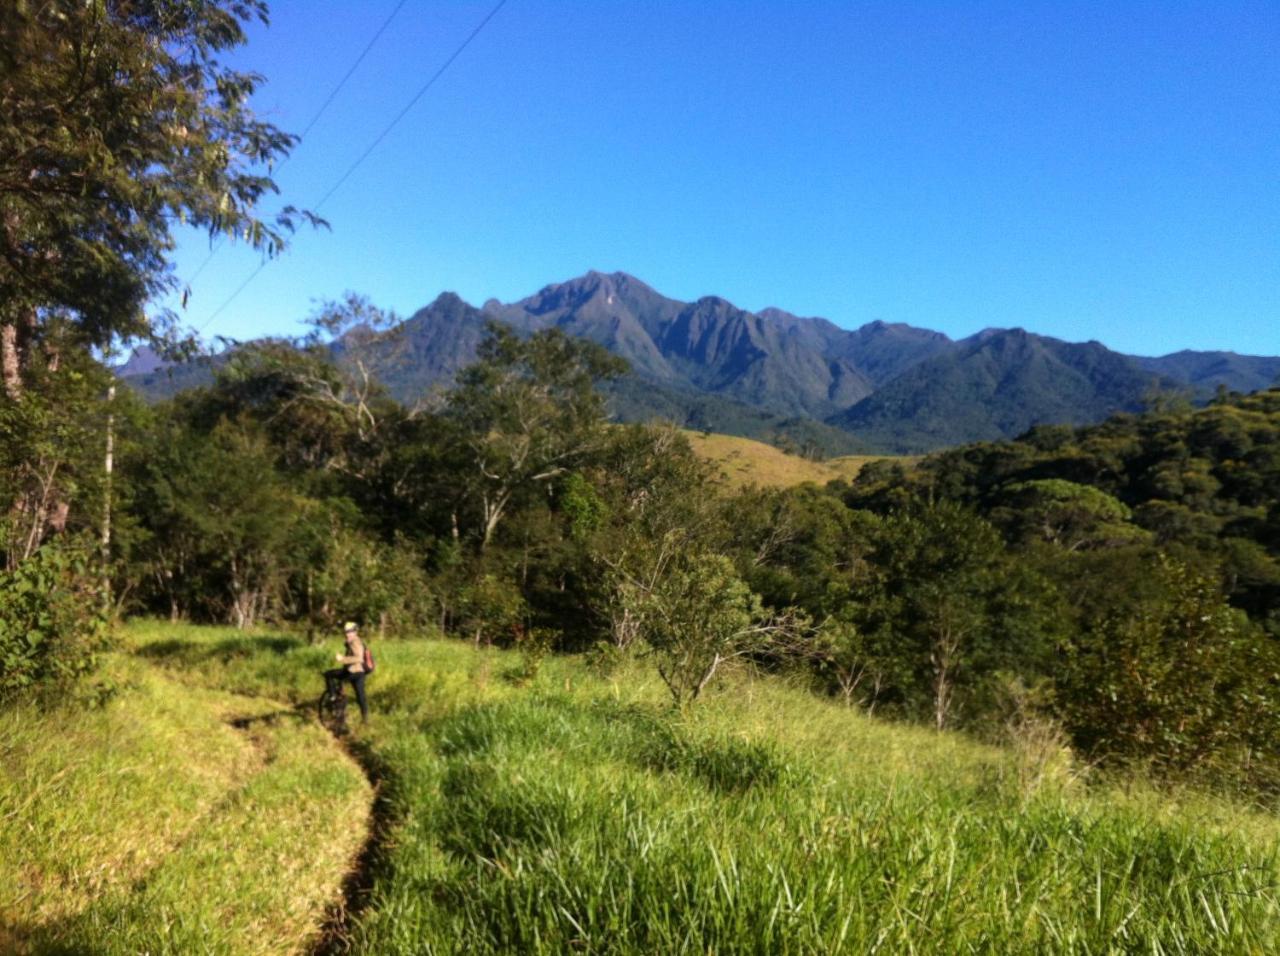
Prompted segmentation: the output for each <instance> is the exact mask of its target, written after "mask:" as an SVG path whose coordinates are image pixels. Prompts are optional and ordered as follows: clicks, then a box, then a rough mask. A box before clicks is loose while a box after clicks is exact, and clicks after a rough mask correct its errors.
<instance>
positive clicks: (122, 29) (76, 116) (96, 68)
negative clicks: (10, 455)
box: [0, 0, 318, 400]
mask: <svg viewBox="0 0 1280 956" xmlns="http://www.w3.org/2000/svg"><path fill="white" fill-rule="evenodd" d="M253 18H257V19H260V20H262V21H264V22H265V20H266V4H265V3H264V2H262V0H203V2H198V3H191V2H186V0H101V2H94V3H85V2H83V0H43V2H39V3H32V2H23V0H18V2H11V3H8V4H6V7H5V13H4V16H3V19H2V23H0V289H2V290H4V291H3V293H0V380H2V382H3V387H4V391H5V393H6V395H7V396H8V398H9V399H10V400H18V399H19V398H21V396H22V394H23V392H24V391H25V384H26V379H27V377H28V375H29V373H30V369H31V367H32V359H33V354H34V353H35V352H36V351H38V350H39V349H41V348H46V347H47V343H42V342H41V338H42V336H41V326H42V325H43V323H44V322H45V321H46V319H47V317H48V316H49V315H50V314H53V313H61V314H63V315H65V316H67V317H69V318H70V319H71V321H72V323H73V326H74V328H75V330H76V332H77V339H78V341H79V343H80V344H81V345H85V346H88V345H96V346H107V345H109V344H110V343H111V342H112V340H114V339H116V338H133V337H140V336H150V337H158V336H160V335H162V334H163V333H166V332H171V331H172V329H173V325H174V317H173V316H172V315H167V314H162V315H158V316H157V315H153V316H151V317H148V316H147V315H145V314H144V312H143V307H144V305H145V304H146V302H147V301H148V300H149V299H150V298H151V297H153V296H154V295H155V294H156V293H158V292H161V291H164V290H167V289H172V288H174V287H175V286H176V284H177V280H176V279H175V278H174V276H173V275H172V271H171V267H170V264H169V262H168V254H169V253H170V251H171V250H172V248H173V245H174V240H173V235H172V229H173V227H174V225H175V223H180V222H185V223H189V224H192V225H194V226H197V227H199V228H203V229H206V230H207V231H208V232H209V234H210V236H211V237H212V236H214V235H219V234H220V235H225V236H229V237H233V238H236V239H241V240H244V241H246V242H248V243H249V244H251V245H252V246H253V247H254V248H257V249H261V250H263V251H264V252H265V253H266V254H268V255H271V254H274V253H275V252H276V251H278V250H279V249H280V247H281V246H282V245H283V244H284V242H285V237H286V235H287V234H288V233H289V232H290V231H291V230H292V229H293V228H295V226H296V225H297V224H298V223H299V221H301V220H307V219H310V220H311V221H313V222H318V220H315V219H314V217H311V216H309V215H308V214H306V213H302V212H299V211H298V210H296V209H294V208H292V207H289V206H285V207H284V208H282V209H281V210H280V211H279V212H278V213H277V214H276V215H275V216H274V217H271V218H270V219H264V218H262V217H260V216H259V214H258V213H257V209H258V207H259V205H260V203H261V202H262V200H263V199H264V198H265V197H267V196H268V195H270V194H272V193H274V192H275V191H276V187H275V184H274V183H273V182H272V180H271V178H270V176H269V175H267V173H266V172H265V170H266V168H267V167H269V165H270V164H271V163H272V161H274V160H276V159H278V158H280V157H282V156H284V155H286V154H287V153H288V151H289V150H290V148H291V147H292V146H293V145H294V143H295V142H296V138H295V137H293V136H291V135H289V134H286V133H283V132H281V131H280V130H279V129H277V128H276V127H275V126H273V125H271V124H270V123H265V122H262V121H260V120H259V119H258V118H257V117H256V116H255V115H254V113H253V111H252V110H251V109H250V108H249V106H248V98H249V96H250V94H252V92H253V91H254V88H255V87H256V86H257V85H258V83H259V82H260V81H261V77H259V76H258V75H256V74H253V73H245V72H240V71H236V70H232V69H230V68H228V67H226V66H224V65H223V64H222V63H221V62H220V60H219V57H220V56H221V55H222V54H223V53H224V52H225V51H227V50H230V49H233V48H234V47H236V46H239V45H240V44H242V43H243V42H244V40H245V34H244V25H245V23H246V22H247V21H249V20H250V19H253Z"/></svg>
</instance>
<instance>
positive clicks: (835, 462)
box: [685, 431, 887, 488]
mask: <svg viewBox="0 0 1280 956" xmlns="http://www.w3.org/2000/svg"><path fill="white" fill-rule="evenodd" d="M685 435H686V436H687V437H688V439H689V443H690V444H691V445H692V446H693V450H694V451H695V452H697V454H698V455H700V456H701V457H702V458H705V459H706V460H707V461H710V462H712V463H713V464H715V465H716V466H717V468H719V469H720V473H721V475H722V476H723V481H724V483H725V485H726V486H727V487H730V488H742V487H744V486H746V485H751V484H755V485H759V486H760V487H762V488H788V487H790V486H792V485H799V484H803V483H804V482H806V481H812V482H814V483H816V484H819V485H825V484H826V483H827V482H828V481H832V480H834V479H836V478H844V479H846V480H848V481H852V480H853V479H854V478H856V477H857V476H858V472H859V471H861V470H862V466H863V465H865V464H866V463H867V462H869V461H879V460H880V459H882V458H885V457H887V456H885V455H844V456H841V457H839V458H830V459H827V460H826V461H811V460H810V459H808V458H802V457H800V456H799V455H789V454H787V453H786V452H784V451H782V450H781V449H779V448H775V447H773V446H772V445H767V444H765V443H764V442H759V441H755V440H753V439H750V438H738V437H737V436H734V435H717V434H707V433H703V432H698V431H686V432H685Z"/></svg>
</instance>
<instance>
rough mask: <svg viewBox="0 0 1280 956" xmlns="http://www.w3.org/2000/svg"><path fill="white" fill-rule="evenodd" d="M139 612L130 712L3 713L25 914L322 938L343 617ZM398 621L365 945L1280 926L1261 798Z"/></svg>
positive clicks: (439, 948) (186, 946) (74, 926)
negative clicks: (528, 665)
mask: <svg viewBox="0 0 1280 956" xmlns="http://www.w3.org/2000/svg"><path fill="white" fill-rule="evenodd" d="M130 639H131V641H132V643H133V647H134V649H133V651H132V653H131V654H129V655H128V656H127V658H125V657H122V660H121V661H120V662H119V664H118V666H120V667H122V668H127V669H129V670H130V671H131V673H133V674H134V675H135V676H134V678H133V683H132V684H131V686H130V688H129V689H128V690H127V691H126V692H123V693H122V694H121V695H120V696H119V697H118V699H117V701H115V702H113V703H112V704H111V705H110V706H109V707H108V708H107V709H106V710H103V711H97V712H94V713H93V714H92V715H91V716H90V717H89V718H87V719H78V720H76V721H74V722H72V721H70V718H69V717H68V718H65V719H66V720H67V721H68V723H67V724H66V725H65V726H63V725H56V723H55V724H50V723H48V722H49V721H54V722H56V721H57V720H60V719H64V718H59V717H57V716H55V717H52V718H45V717H36V716H35V715H32V714H28V715H26V718H25V719H24V718H23V716H22V715H16V716H15V715H7V716H6V717H5V718H4V720H5V721H6V723H5V724H4V725H0V730H2V731H3V732H4V733H5V734H6V735H7V737H0V739H8V738H11V737H14V736H16V739H17V740H18V746H17V747H14V748H10V749H9V750H7V751H6V766H7V767H16V768H17V770H18V774H19V776H18V777H17V778H14V781H16V782H11V779H10V778H5V782H4V783H3V785H0V794H2V795H3V802H0V893H3V894H6V895H3V896H0V913H3V914H4V915H5V918H6V919H7V920H8V923H9V926H10V929H9V933H10V937H9V939H10V941H11V942H12V941H13V940H16V939H17V938H18V937H19V936H20V935H21V936H24V937H28V938H29V937H32V936H34V937H35V942H36V943H37V945H36V947H35V948H36V949H37V950H43V951H50V952H65V951H69V952H102V953H115V952H120V953H125V952H142V951H146V952H152V953H156V952H175V953H176V952H193V951H199V952H204V951H211V952H227V953H251V952H272V951H276V952H285V951H289V950H290V948H291V940H292V949H293V950H294V951H305V950H306V949H307V947H308V946H310V945H312V940H314V934H315V926H316V917H315V916H314V915H313V916H312V918H311V922H308V921H307V916H306V914H308V913H310V914H315V913H316V911H317V908H316V906H315V905H314V904H313V903H303V902H301V900H302V899H304V898H305V899H306V900H310V901H322V900H326V899H328V900H331V899H332V898H333V895H334V893H335V892H336V890H335V886H336V881H337V880H338V879H339V878H340V876H341V870H342V866H343V863H344V861H345V860H349V859H350V855H351V848H350V847H347V848H345V849H344V850H343V851H342V852H338V850H337V848H336V847H331V849H332V850H333V853H332V856H331V858H328V859H325V860H323V861H322V860H319V859H318V858H316V857H315V856H314V854H315V853H316V852H317V851H319V850H322V849H324V848H325V847H324V845H325V844H327V843H328V841H330V840H331V839H332V838H333V836H334V834H335V833H336V832H337V831H336V830H335V827H334V822H333V821H334V819H335V818H336V817H339V816H341V815H342V814H344V813H347V812H349V811H350V808H351V807H352V806H356V807H357V810H358V808H359V807H360V806H364V805H365V804H364V803H363V801H367V799H368V794H367V791H365V790H364V789H363V786H364V785H363V783H362V782H361V780H360V779H359V777H358V775H357V774H355V773H354V772H353V770H352V768H351V766H350V764H349V762H348V761H347V759H346V757H345V756H344V755H343V753H342V751H341V750H337V749H335V748H334V747H332V746H331V745H330V742H329V741H326V740H325V739H324V738H323V737H317V734H319V731H318V728H317V727H316V726H315V725H314V723H310V722H308V721H307V720H305V719H303V718H302V717H301V716H299V715H301V713H302V711H301V709H300V707H295V705H304V704H306V703H307V702H309V701H311V700H313V699H314V697H315V696H316V694H317V693H318V690H319V680H318V677H317V676H316V675H317V673H318V671H319V670H320V669H321V668H322V667H323V666H324V664H325V661H326V658H327V656H328V655H329V654H330V653H331V652H332V651H333V650H334V647H329V648H326V649H320V648H313V647H308V646H307V645H306V644H305V643H303V642H302V641H301V640H299V639H295V638H292V637H290V636H288V635H279V634H275V635H269V634H260V635H248V636H245V635H240V634H237V633H236V632H234V631H229V630H225V629H212V628H193V627H173V626H169V625H160V624H153V623H148V624H142V625H137V626H135V627H133V628H132V629H131V631H130ZM376 650H377V652H378V657H379V670H378V672H377V673H376V674H375V675H374V676H373V677H372V678H371V679H370V685H371V689H372V696H371V699H372V703H373V708H374V719H373V721H372V722H371V723H370V725H369V726H368V727H367V728H363V729H360V730H359V731H358V732H357V735H356V737H357V739H356V748H357V749H358V751H359V752H360V753H362V754H363V755H364V758H365V760H366V763H367V764H368V766H369V767H370V768H372V770H373V772H374V774H375V776H377V777H378V778H379V779H380V780H381V787H382V803H381V804H380V805H381V806H382V808H383V810H384V813H385V816H386V827H387V828H386V832H385V833H383V834H382V839H381V840H380V842H379V843H378V844H377V847H376V850H375V852H374V853H373V855H372V857H371V859H370V862H369V869H368V872H367V873H365V874H364V877H365V880H364V883H365V885H366V886H367V890H366V891H365V892H364V893H363V895H362V896H361V898H360V903H361V906H360V908H359V909H358V911H357V912H355V913H353V914H352V917H351V919H350V920H349V921H348V922H347V923H346V924H344V926H343V932H344V934H345V937H344V938H345V940H346V944H347V945H348V946H349V947H350V949H351V950H352V951H354V952H360V953H454V952H467V953H485V952H520V953H524V952H532V953H564V952H586V953H609V952H618V953H657V952H663V953H666V952H673V953H708V952H718V953H728V952H735V953H736V952H749V953H829V952H842V951H843V952H849V953H866V952H882V953H957V952H977V953H1130V952H1143V953H1270V952H1277V951H1280V902H1278V900H1277V890H1276V886H1277V884H1278V883H1280V850H1278V849H1277V847H1278V845H1280V840H1278V838H1280V823H1278V821H1277V819H1276V818H1275V817H1273V816H1271V815H1268V814H1266V813H1263V812H1260V811H1253V810H1248V809H1246V808H1242V807H1239V806H1235V805H1232V804H1230V803H1227V802H1222V801H1214V800H1211V799H1209V798H1207V797H1199V796H1196V795H1193V794H1185V795H1182V796H1180V797H1179V796H1174V795H1169V794H1161V793H1157V792H1156V791H1154V790H1152V789H1150V788H1147V787H1143V786H1139V785H1136V784H1135V785H1133V786H1130V787H1128V788H1124V789H1118V788H1116V787H1113V786H1105V787H1104V786H1101V785H1093V786H1086V785H1085V784H1084V783H1082V782H1080V781H1079V780H1078V779H1076V777H1075V776H1074V775H1073V774H1071V773H1069V772H1066V769H1067V768H1066V767H1065V766H1064V764H1063V763H1062V761H1061V760H1050V761H1048V762H1047V763H1045V764H1044V765H1043V768H1041V765H1040V764H1039V763H1038V762H1037V760H1036V758H1037V757H1038V756H1042V755H1038V754H1035V753H1028V752H1026V751H1020V750H1018V749H1017V748H994V747H987V746H983V745H980V744H978V743H975V742H973V741H971V740H968V739H966V738H964V737H961V736H958V735H948V734H936V733H933V732H931V731H927V730H923V729H917V728H910V727H902V726H894V725H890V724H885V723H881V722H878V721H874V720H871V719H868V718H865V717H863V716H861V715H859V714H857V713H856V712H853V711H851V710H848V709H845V708H842V707H840V706H837V705H835V704H833V703H830V702H827V701H823V700H819V699H817V698H815V697H813V696H812V695H810V694H809V693H807V692H806V691H804V690H802V689H797V688H791V687H789V686H787V685H786V684H785V683H783V682H781V681H778V680H775V679H752V678H750V676H749V675H745V674H739V675H736V676H735V677H734V678H733V679H732V680H731V682H730V683H728V684H727V685H726V686H725V687H723V688H722V689H721V690H720V691H719V692H718V693H716V694H714V695H713V696H712V697H711V698H710V699H709V700H707V701H705V702H704V703H703V704H702V705H700V706H699V707H698V708H697V709H695V710H694V711H692V712H691V713H690V714H688V715H685V716H680V715H677V714H675V713H672V712H671V711H670V709H669V708H668V706H667V704H666V702H665V701H664V700H663V697H662V694H661V691H660V689H659V688H658V687H657V686H655V684H654V683H653V681H652V680H650V679H649V678H648V676H647V674H646V672H645V671H644V670H643V669H642V668H641V667H640V666H639V665H631V666H629V667H626V668H624V669H623V670H622V671H619V672H616V673H614V674H612V675H608V676H604V675H598V674H593V673H592V672H591V671H589V670H588V669H587V668H586V667H585V666H584V664H583V662H582V661H580V660H577V659H573V658H555V659H550V660H548V661H547V662H546V663H545V664H544V666H543V667H542V669H541V671H540V672H539V673H538V675H537V676H536V678H534V679H533V680H532V681H528V682H525V681H522V680H521V679H520V676H519V675H520V673H521V666H520V665H521V661H520V659H519V658H518V656H517V655H514V654H510V653H505V652H498V651H493V650H479V651H477V650H474V649H472V648H471V647H469V646H468V645H465V644H462V643H458V642H446V641H431V640H421V641H405V642H395V643H392V642H387V643H382V644H378V645H376ZM138 709H141V710H142V713H140V714H139V713H136V711H137V710H138ZM232 713H235V714H238V715H241V716H251V715H257V714H278V715H279V716H278V717H276V718H274V719H271V720H264V721H260V722H258V723H253V724H250V725H248V726H251V727H254V728H259V729H260V731H261V733H262V734H264V735H266V736H267V738H268V740H269V743H268V744H267V747H268V748H269V750H270V753H269V755H267V756H264V755H263V753H262V752H261V750H262V745H261V744H259V743H257V742H255V741H253V740H252V739H249V740H246V739H245V736H246V732H245V731H244V730H241V729H238V728H236V727H233V726H230V725H228V724H227V717H228V715H230V714H232ZM241 724H242V725H243V724H244V722H243V721H241ZM49 729H56V732H55V733H49V732H48V730H49ZM116 734H126V735H131V736H128V740H130V741H131V743H129V744H128V746H126V747H124V748H123V749H122V748H119V747H117V746H115V745H114V744H113V745H110V746H108V745H107V744H105V743H104V741H103V739H102V738H103V737H104V736H105V735H116ZM166 734H168V735H171V736H170V737H169V738H168V739H165V738H166ZM130 748H132V749H130ZM144 754H145V755H146V757H145V758H144V756H143V755H144ZM126 766H133V767H134V768H135V773H136V774H137V776H136V777H135V778H128V777H126V776H124V775H123V773H122V770H121V768H123V767H126ZM277 767H278V768H279V769H278V770H277V771H275V772H276V773H278V774H279V775H280V776H279V777H278V779H277V781H276V784H272V782H271V778H270V776H266V777H264V775H270V774H271V773H272V772H273V768H277ZM1044 768H1047V769H1044ZM1042 769H1043V772H1041V770H1042ZM255 782H257V784H258V786H257V787H255ZM99 789H100V792H98V790H99ZM86 791H89V792H95V793H96V795H95V796H94V798H93V799H92V800H91V801H90V802H89V803H88V804H85V803H84V802H83V801H81V800H78V799H74V800H73V799H72V797H71V795H72V794H77V795H78V794H82V793H85V792H86ZM273 800H275V801H276V802H272V801H273ZM248 807H253V808H254V809H253V810H252V811H250V812H246V809H247V808H248ZM265 807H270V808H272V810H271V812H270V813H269V814H268V813H263V812H261V810H262V808H265ZM237 814H238V815H237ZM138 820H146V821H147V825H146V826H142V827H139V826H137V825H136V823H137V821H138ZM160 821H163V823H162V822H160ZM233 834H234V836H233ZM90 835H91V838H90ZM246 839H247V840H248V841H249V842H250V843H251V845H252V847H253V849H248V848H246V847H244V846H242V845H241V843H240V842H239V841H243V840H246ZM69 842H75V844H76V850H75V852H74V853H73V854H71V855H67V854H66V853H65V851H60V850H59V849H58V848H59V847H60V846H65V845H67V844H68V843H69ZM258 848H267V849H266V851H265V852H259V849H258ZM286 848H289V852H285V849H286ZM122 861H124V862H123V864H122ZM121 866H123V869H120V867H121ZM36 872H39V873H47V874H48V875H47V876H42V877H41V879H40V880H39V881H33V880H32V879H30V878H25V879H26V882H25V883H22V882H20V881H21V880H23V879H24V876H23V874H30V873H36ZM326 878H327V881H326ZM15 879H16V880H17V881H18V882H16V883H15ZM197 881H199V882H197ZM14 885H19V886H21V887H25V888H24V889H19V890H18V891H17V892H16V893H15V892H14V891H13V890H12V889H11V887H13V886H14ZM197 885H198V886H200V887H201V893H200V894H193V893H192V888H193V887H195V886H197ZM246 893H248V894H249V895H252V896H257V897H258V898H257V899H253V900H250V901H246V900H245V899H244V896H245V895H246ZM295 896H296V897H297V901H296V905H293V904H294V903H295ZM286 906H292V908H290V909H285V907H286ZM269 912H270V913H275V912H288V913H289V914H290V918H287V919H283V920H277V919H274V918H269V917H266V916H264V915H263V914H266V913H269ZM267 932H271V933H273V934H274V935H272V936H271V938H270V940H269V945H268V944H267V943H265V942H264V943H261V944H259V941H258V939H257V937H258V936H259V934H264V933H267ZM202 933H203V934H206V935H200V934H202ZM195 939H198V940H199V941H200V942H199V944H198V945H194V946H193V945H192V940H195ZM59 947H62V948H59ZM0 948H3V947H0Z"/></svg>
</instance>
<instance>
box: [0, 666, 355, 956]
mask: <svg viewBox="0 0 1280 956" xmlns="http://www.w3.org/2000/svg"><path fill="white" fill-rule="evenodd" d="M4 720H5V724H4V725H3V726H2V727H0V730H3V731H4V732H5V738H3V739H7V741H8V742H9V743H10V744H12V747H11V748H10V749H8V750H7V751H6V752H7V754H8V755H10V756H12V757H13V758H14V760H15V764H14V765H15V766H16V768H17V773H16V774H15V776H13V777H8V776H6V777H5V778H4V783H3V785H2V786H0V794H2V796H0V808H2V809H0V887H3V888H4V889H0V893H2V894H4V895H3V900H4V910H3V922H4V924H5V929H4V931H3V936H0V949H4V950H5V951H15V952H37V953H40V952H49V953H63V952H77V953H80V952H93V953H140V952H148V953H191V952H201V953H229V954H230V953H245V954H249V953H297V952H304V951H306V949H307V948H308V947H309V945H311V943H312V941H313V940H314V937H315V935H316V933H317V932H318V931H319V929H320V927H321V924H322V922H323V919H324V916H325V912H326V909H327V907H329V906H331V905H333V904H336V903H337V902H338V901H339V899H340V893H341V883H342V880H343V878H344V876H345V875H346V873H347V871H348V869H349V868H350V866H351V864H352V862H353V860H354V858H355V857H356V855H357V854H358V852H359V850H360V848H361V846H362V845H363V842H364V839H365V836H366V832H365V828H364V823H365V821H366V820H367V817H368V808H369V805H370V803H371V792H370V787H369V784H368V781H367V780H366V779H365V777H364V775H363V773H362V772H361V770H360V768H359V767H358V766H357V765H356V764H355V762H354V761H353V760H351V758H349V757H348V756H347V755H346V754H345V753H344V752H343V751H342V750H341V749H340V748H339V747H338V746H337V744H336V743H335V742H334V741H333V739H332V738H331V737H330V736H329V735H328V734H327V733H326V732H325V731H323V730H322V729H321V728H320V727H319V726H318V725H317V724H315V723H314V722H313V721H312V720H311V719H310V718H309V717H305V718H304V717H302V716H301V715H299V714H297V713H295V712H294V711H292V710H290V709H282V708H280V706H279V705H277V704H273V703H271V702H270V701H265V700H256V699H252V698H245V697H242V696H239V695H234V694H229V693H225V692H219V691H214V690H208V689H203V688H199V687H194V686H185V685H182V684H178V683H175V682H172V681H169V680H166V679H164V678H163V677H162V676H161V675H160V674H159V673H158V672H156V671H154V670H143V671H141V672H140V673H139V672H137V671H134V672H133V676H132V677H131V678H130V679H129V681H128V682H127V683H126V686H125V689H124V690H123V691H122V692H121V693H119V694H118V695H117V696H116V697H115V699H113V700H112V701H111V702H110V703H109V704H108V705H107V706H106V707H105V708H103V709H101V710H95V711H88V712H85V711H70V710H68V711H66V712H62V713H58V714H52V715H48V714H36V713H34V712H31V711H25V712H23V711H19V712H10V713H8V714H6V715H5V717H4ZM236 724H238V725H239V726H236Z"/></svg>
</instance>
